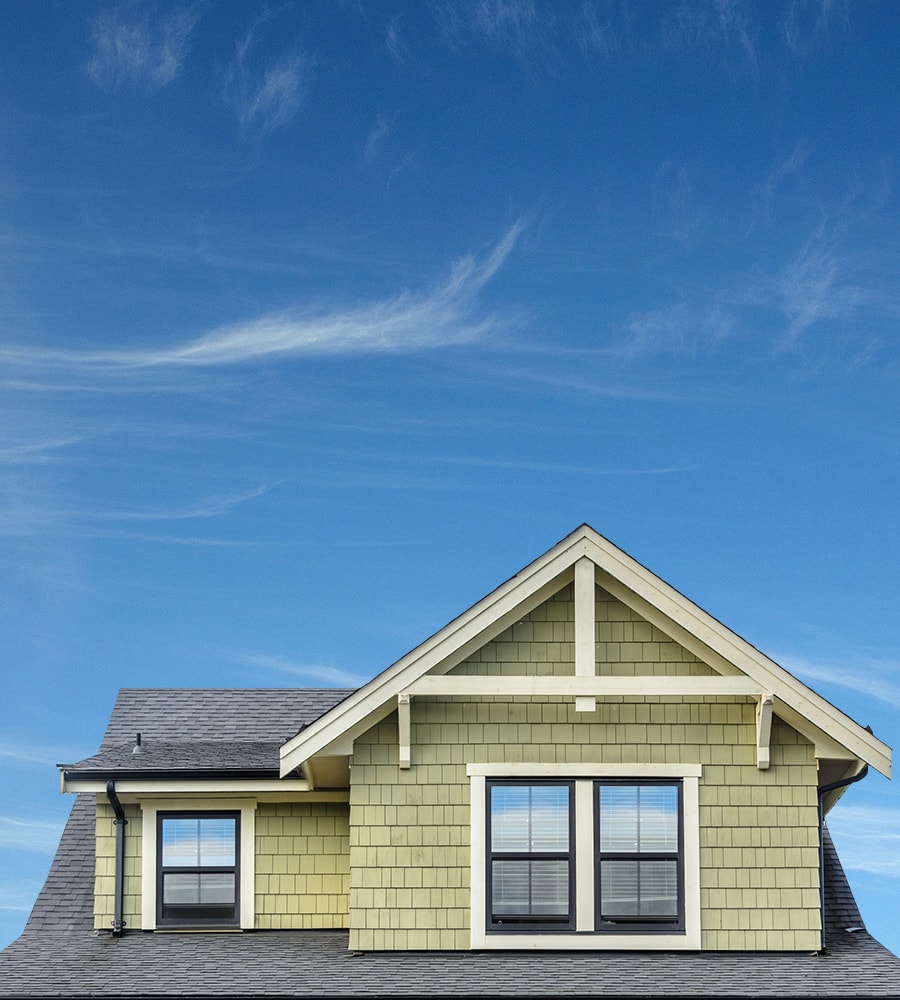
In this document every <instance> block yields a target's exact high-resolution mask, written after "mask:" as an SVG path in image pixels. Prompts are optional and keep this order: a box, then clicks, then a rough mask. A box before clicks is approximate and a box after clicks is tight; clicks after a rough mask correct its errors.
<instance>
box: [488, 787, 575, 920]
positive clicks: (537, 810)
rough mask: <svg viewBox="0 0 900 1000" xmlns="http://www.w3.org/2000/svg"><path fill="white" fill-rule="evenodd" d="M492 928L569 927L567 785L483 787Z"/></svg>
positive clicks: (569, 805)
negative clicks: (486, 818) (486, 814)
mask: <svg viewBox="0 0 900 1000" xmlns="http://www.w3.org/2000/svg"><path fill="white" fill-rule="evenodd" d="M488 796H489V803H488V824H489V831H488V837H487V841H488V852H489V858H488V859H487V865H488V871H489V881H490V885H489V891H488V893H487V900H488V907H487V909H488V913H487V921H488V926H489V927H491V928H509V929H515V928H516V927H527V928H529V929H535V928H540V927H552V928H553V929H555V930H560V929H566V928H570V927H573V926H574V920H573V909H572V899H573V895H574V893H573V892H572V883H573V878H574V874H575V867H574V864H573V858H572V848H573V842H574V838H573V836H572V833H573V831H572V817H573V811H572V783H571V782H563V783H559V782H541V783H531V782H491V783H490V784H489V785H488Z"/></svg>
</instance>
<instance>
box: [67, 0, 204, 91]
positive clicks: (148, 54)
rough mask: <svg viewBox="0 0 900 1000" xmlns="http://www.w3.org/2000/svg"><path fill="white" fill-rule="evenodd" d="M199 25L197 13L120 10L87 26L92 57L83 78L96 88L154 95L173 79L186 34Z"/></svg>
mask: <svg viewBox="0 0 900 1000" xmlns="http://www.w3.org/2000/svg"><path fill="white" fill-rule="evenodd" d="M199 19H200V11H199V9H198V7H196V6H191V7H179V8H176V9H174V10H172V9H168V10H167V12H166V13H165V14H163V13H162V12H161V11H160V10H159V9H158V8H157V7H156V6H155V5H153V6H147V7H138V6H133V5H131V4H123V5H121V6H119V7H113V8H110V9H109V10H105V11H102V12H101V13H99V14H98V15H97V16H96V17H95V18H94V21H93V24H92V31H93V37H94V54H93V55H92V56H91V58H90V60H89V62H88V64H87V72H88V76H89V77H90V78H91V80H93V81H94V83H96V84H97V85H98V86H100V87H110V86H115V85H116V84H119V83H122V82H123V81H129V82H131V83H135V84H140V85H142V86H145V87H148V88H149V89H151V90H154V89H156V88H158V87H163V86H165V85H166V84H167V83H171V82H172V81H173V80H174V79H175V77H176V76H177V75H178V72H179V70H180V69H181V65H182V63H183V62H184V59H185V56H186V55H187V50H188V40H189V38H190V34H191V32H192V31H193V29H194V26H195V25H196V24H197V21H198V20H199Z"/></svg>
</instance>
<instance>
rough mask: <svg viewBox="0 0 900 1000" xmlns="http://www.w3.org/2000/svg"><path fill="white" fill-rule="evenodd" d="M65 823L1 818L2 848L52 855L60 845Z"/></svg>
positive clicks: (0, 843) (0, 842)
mask: <svg viewBox="0 0 900 1000" xmlns="http://www.w3.org/2000/svg"><path fill="white" fill-rule="evenodd" d="M64 825H65V824H64V823H59V822H57V823H54V822H42V821H36V820H24V819H19V818H17V817H15V816H0V848H4V849H7V850H14V851H33V852H34V853H35V854H52V853H53V852H54V851H55V850H56V845H57V844H58V843H59V837H60V834H61V833H62V829H63V826H64Z"/></svg>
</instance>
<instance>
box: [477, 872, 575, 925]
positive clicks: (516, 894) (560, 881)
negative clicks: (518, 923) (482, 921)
mask: <svg viewBox="0 0 900 1000" xmlns="http://www.w3.org/2000/svg"><path fill="white" fill-rule="evenodd" d="M492 878H493V885H492V895H491V899H492V908H493V911H494V914H495V915H496V916H549V917H554V916H558V917H568V915H569V863H568V861H499V860H495V861H494V862H493V864H492Z"/></svg>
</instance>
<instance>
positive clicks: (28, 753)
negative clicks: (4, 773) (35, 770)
mask: <svg viewBox="0 0 900 1000" xmlns="http://www.w3.org/2000/svg"><path fill="white" fill-rule="evenodd" d="M83 756H84V754H83V753H81V752H80V751H77V750H73V749H72V748H71V747H62V746H51V745H50V744H48V743H31V742H29V741H28V740H27V739H11V738H10V737H8V736H7V737H0V761H3V762H4V766H5V767H14V766H17V767H42V768H44V767H51V768H52V767H56V765H57V764H60V763H68V762H69V761H70V760H77V759H78V758H79V757H83Z"/></svg>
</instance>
